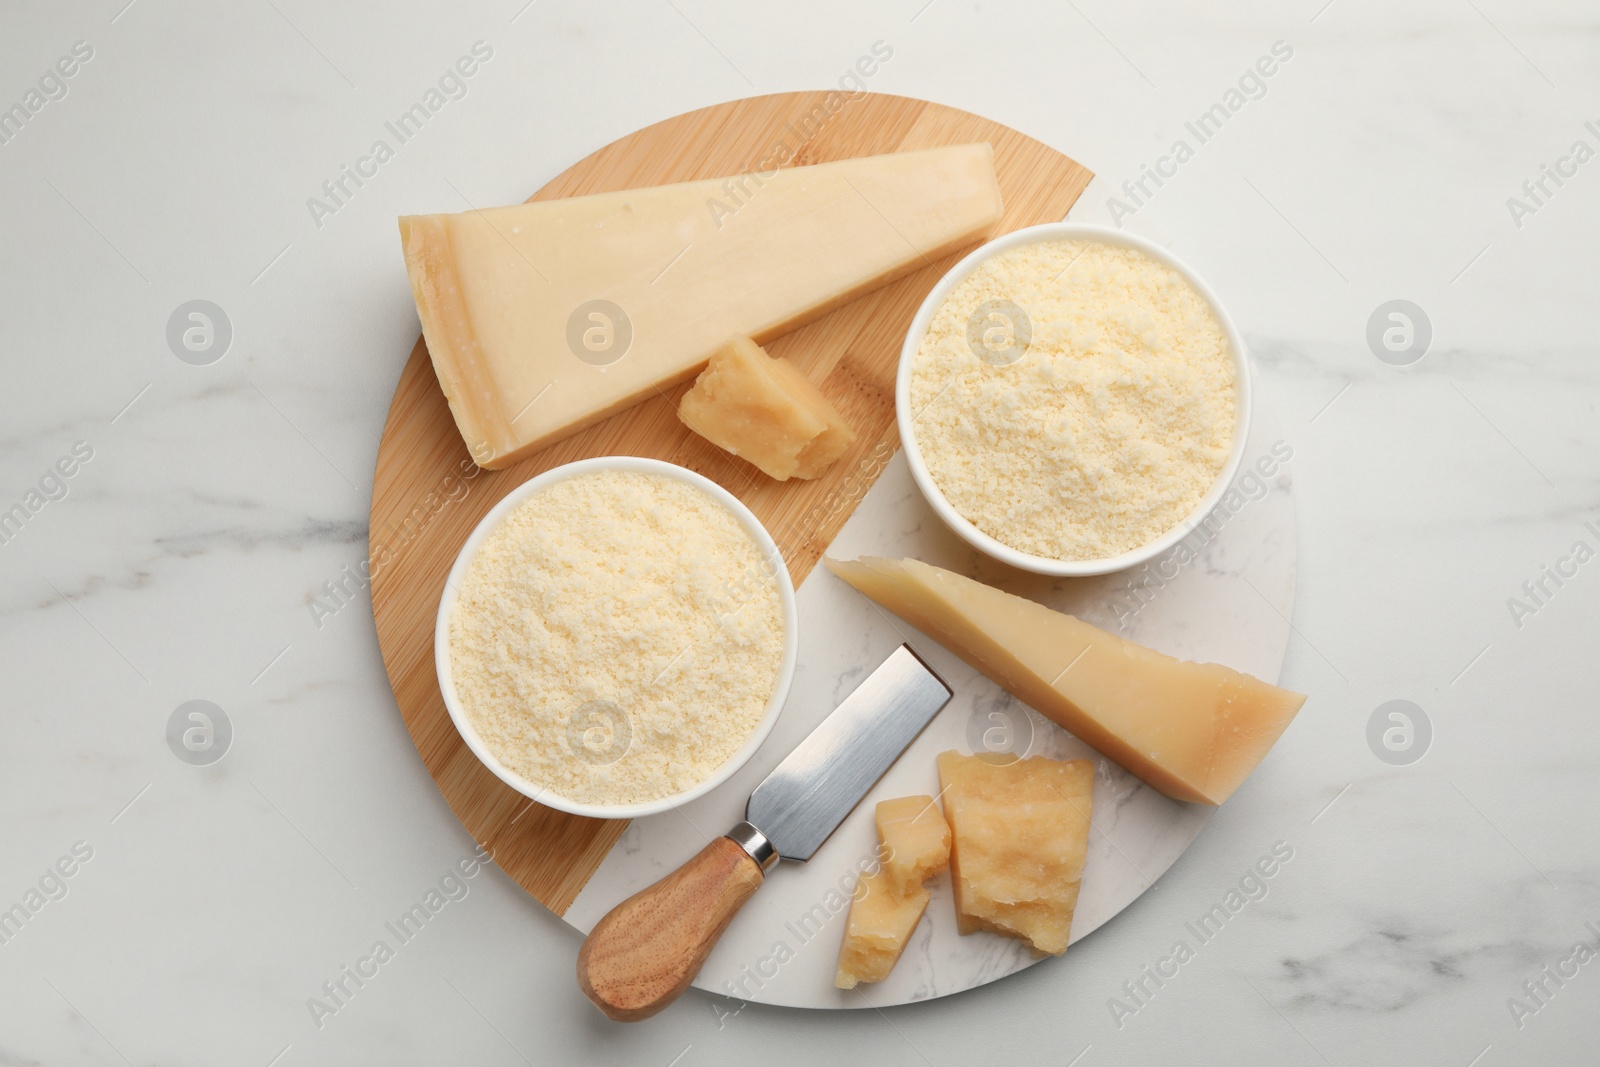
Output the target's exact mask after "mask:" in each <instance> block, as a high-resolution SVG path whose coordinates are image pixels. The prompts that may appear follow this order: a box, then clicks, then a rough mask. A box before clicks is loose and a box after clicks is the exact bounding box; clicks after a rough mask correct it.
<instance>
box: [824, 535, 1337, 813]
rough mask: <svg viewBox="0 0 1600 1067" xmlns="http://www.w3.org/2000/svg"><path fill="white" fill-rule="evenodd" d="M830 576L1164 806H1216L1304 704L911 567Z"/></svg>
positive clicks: (862, 566)
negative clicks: (1123, 772)
mask: <svg viewBox="0 0 1600 1067" xmlns="http://www.w3.org/2000/svg"><path fill="white" fill-rule="evenodd" d="M827 562H828V568H829V569H830V570H832V571H833V572H834V573H835V574H837V575H838V576H839V577H841V578H843V579H844V580H845V581H847V582H849V583H850V584H851V585H853V586H855V587H856V588H857V589H859V590H861V591H862V592H863V593H865V594H866V595H867V596H869V597H871V598H872V599H873V600H876V601H877V602H878V603H880V604H882V605H883V606H884V607H886V608H888V609H889V610H890V611H892V612H894V613H895V614H897V615H899V616H901V617H902V618H904V619H905V620H906V621H908V622H910V623H911V624H912V625H913V626H916V627H917V628H918V629H920V630H922V631H923V632H924V633H926V634H928V635H929V636H930V637H933V638H935V639H936V640H938V641H939V642H940V643H941V644H943V645H945V646H946V647H947V648H949V649H950V650H951V651H952V652H955V653H956V654H957V655H959V656H960V657H961V658H962V659H964V660H966V661H967V662H968V663H970V664H971V665H972V666H974V667H976V668H977V669H978V670H980V671H982V672H983V673H984V674H986V675H988V676H989V677H990V678H991V679H993V680H994V681H995V682H996V683H997V684H999V685H1000V686H1001V687H1002V688H1003V689H1005V690H1006V691H1007V692H1009V693H1011V694H1012V695H1014V696H1016V697H1017V698H1018V699H1020V700H1022V701H1023V702H1024V703H1026V704H1028V705H1030V706H1031V707H1033V708H1034V709H1035V710H1037V711H1038V712H1040V713H1041V714H1043V715H1045V716H1046V717H1047V718H1049V719H1051V720H1053V721H1054V722H1056V723H1057V724H1058V725H1060V726H1062V727H1064V728H1066V729H1067V730H1069V731H1071V732H1072V733H1073V734H1074V735H1076V736H1077V737H1078V738H1079V739H1080V740H1082V741H1083V742H1084V743H1086V744H1088V745H1090V746H1092V747H1093V748H1095V749H1096V750H1098V751H1100V752H1102V753H1104V754H1105V755H1106V756H1108V757H1110V758H1111V759H1113V760H1116V761H1117V762H1118V763H1120V764H1122V766H1124V767H1126V768H1127V769H1128V770H1129V771H1131V772H1132V773H1134V774H1136V775H1138V776H1139V777H1140V778H1142V779H1144V780H1145V781H1146V782H1148V783H1150V784H1151V785H1152V786H1154V787H1155V788H1157V789H1159V790H1161V792H1163V793H1165V794H1166V795H1167V796H1169V797H1173V798H1175V799H1177V800H1186V801H1191V802H1193V803H1196V804H1221V803H1222V802H1223V801H1224V800H1227V799H1228V797H1229V796H1230V795H1231V794H1232V793H1233V791H1234V790H1235V789H1237V788H1239V785H1240V783H1242V782H1243V781H1244V780H1245V778H1246V777H1247V776H1249V774H1250V772H1251V771H1253V770H1254V769H1255V767H1256V765H1257V764H1258V763H1260V762H1261V759H1262V757H1264V756H1265V755H1266V754H1267V750H1268V749H1270V748H1271V747H1272V745H1273V743H1274V742H1275V741H1277V739H1278V737H1279V735H1280V734H1282V733H1283V731H1284V729H1285V728H1286V727H1287V726H1288V725H1289V723H1290V721H1291V720H1292V719H1293V718H1294V717H1295V714H1296V713H1297V712H1298V711H1299V710H1300V707H1301V705H1302V704H1304V703H1305V700H1306V698H1305V697H1304V696H1303V695H1302V694H1300V693H1292V692H1290V691H1288V690H1286V689H1279V688H1278V687H1277V686H1275V685H1268V684H1267V683H1266V682H1263V681H1260V680H1259V679H1256V678H1252V677H1251V676H1250V675H1248V674H1241V673H1240V672H1238V671H1235V670H1232V669H1230V668H1228V667H1224V666H1221V665H1220V664H1216V663H1188V662H1185V661H1183V660H1179V659H1175V658H1173V657H1172V656H1167V655H1163V654H1162V653H1160V652H1156V651H1153V650H1151V649H1148V648H1145V647H1143V646H1142V645H1136V644H1134V643H1133V642H1132V641H1128V640H1125V639H1123V638H1121V637H1118V636H1116V635H1115V634H1110V633H1107V632H1106V631H1104V630H1101V629H1099V628H1098V627H1095V626H1091V625H1090V624H1088V623H1086V622H1084V621H1083V620H1081V619H1077V618H1074V617H1072V616H1071V615H1064V614H1062V613H1061V612H1058V611H1051V610H1050V609H1049V608H1047V607H1044V606H1043V605H1040V604H1035V603H1034V602H1033V601H1031V600H1026V599H1024V598H1022V597H1019V596H1013V595H1011V594H1010V593H1005V592H1002V591H1001V590H999V589H994V588H991V587H990V586H987V585H984V584H983V583H982V582H975V581H973V580H972V579H971V578H965V577H962V576H961V575H959V574H953V573H951V572H950V571H946V570H941V569H940V568H938V567H932V566H929V565H928V564H926V563H923V562H921V561H919V560H914V559H904V560H892V559H878V558H871V557H869V558H865V559H862V560H858V561H856V562H853V563H841V562H839V561H837V560H831V559H830V560H828V561H827Z"/></svg>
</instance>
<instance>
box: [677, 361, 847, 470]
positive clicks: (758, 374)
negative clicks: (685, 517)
mask: <svg viewBox="0 0 1600 1067" xmlns="http://www.w3.org/2000/svg"><path fill="white" fill-rule="evenodd" d="M678 418H679V419H681V420H682V421H683V424H684V425H685V426H687V427H689V429H691V430H693V431H694V432H695V433H697V434H699V435H700V436H701V437H704V438H705V439H706V440H708V441H710V442H711V443H712V444H714V445H716V446H717V447H719V448H722V449H725V450H726V451H728V452H732V453H733V454H734V455H736V456H739V457H740V458H742V459H746V460H749V461H750V462H751V463H753V464H755V465H756V466H757V467H759V468H760V469H761V471H762V473H764V474H766V475H767V476H768V477H769V478H775V479H777V480H778V481H780V482H782V481H787V480H788V479H790V478H815V477H817V476H818V475H819V474H821V473H822V472H823V471H825V470H827V469H828V467H829V466H830V465H831V464H832V463H833V461H834V460H836V459H838V458H839V457H840V456H841V455H843V454H844V451H845V449H847V448H849V447H850V446H851V445H852V444H854V443H855V439H856V434H855V431H854V430H852V429H851V428H850V426H849V424H848V423H846V422H845V421H844V418H843V416H841V415H840V414H839V412H838V411H837V410H836V409H835V408H834V406H833V405H832V404H830V403H828V398H827V397H825V396H823V395H822V392H821V390H819V389H818V388H817V387H816V386H815V385H812V384H811V382H810V381H809V380H808V379H807V378H806V376H805V375H803V374H801V373H800V372H799V371H798V370H797V369H795V366H794V364H792V363H790V362H789V361H788V360H786V359H774V358H772V357H771V356H769V355H767V353H766V352H765V351H763V350H762V348H761V346H760V345H758V344H756V343H755V342H754V341H752V340H750V338H748V337H735V338H734V339H733V340H731V341H729V342H728V343H727V344H725V345H723V346H722V347H721V348H719V349H717V351H716V352H715V353H714V354H713V355H712V357H711V362H710V363H708V364H707V365H706V369H705V370H703V371H701V372H700V377H699V378H697V379H695V383H694V388H693V389H690V390H689V391H688V392H687V393H685V394H683V399H682V400H681V401H679V402H678Z"/></svg>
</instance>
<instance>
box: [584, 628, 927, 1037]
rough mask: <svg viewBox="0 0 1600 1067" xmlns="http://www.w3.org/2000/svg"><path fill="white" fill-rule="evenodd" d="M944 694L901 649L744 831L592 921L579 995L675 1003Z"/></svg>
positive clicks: (620, 1002) (654, 1006) (770, 783)
mask: <svg viewBox="0 0 1600 1067" xmlns="http://www.w3.org/2000/svg"><path fill="white" fill-rule="evenodd" d="M950 695H951V694H950V687H949V686H947V685H945V683H944V680H943V679H941V678H940V677H939V676H938V675H937V674H935V673H934V672H933V670H932V669H931V668H929V667H928V665H927V664H926V663H924V662H922V659H921V658H920V657H919V656H918V655H917V654H916V653H915V652H913V651H911V649H910V648H909V647H908V646H906V645H901V646H900V647H899V648H897V649H896V650H895V651H894V654H893V655H891V656H890V657H889V658H888V659H887V660H885V661H884V662H883V664H882V665H881V666H879V667H878V669H877V670H875V671H873V672H872V673H871V674H870V675H868V676H867V678H866V680H865V681H863V682H862V683H861V684H860V685H859V686H857V687H856V690H855V692H853V693H851V694H850V695H849V696H848V697H846V698H845V700H844V702H843V703H842V704H840V705H839V706H838V707H837V708H835V709H834V710H833V711H832V712H831V713H830V714H829V715H828V717H827V718H826V719H823V720H822V722H821V723H820V724H818V726H817V728H816V729H815V730H812V731H811V733H810V734H809V735H808V736H807V737H806V739H805V740H804V741H801V742H800V744H799V745H798V746H796V747H795V749H794V751H792V752H790V753H789V755H788V756H786V757H784V760H783V762H782V763H780V764H778V766H777V767H776V768H774V769H773V771H772V773H771V774H769V775H767V777H766V779H765V780H763V781H762V783H761V784H760V785H758V786H756V788H755V792H753V793H751V794H750V799H749V801H747V802H746V804H745V811H744V821H743V822H741V823H739V824H738V825H737V826H735V827H734V828H733V829H732V830H729V831H728V832H727V833H726V834H725V835H723V836H722V837H719V838H717V839H716V840H714V841H712V842H711V843H710V844H709V845H707V846H706V847H705V848H703V849H701V850H700V851H699V852H698V853H696V854H695V856H694V857H693V858H692V859H690V860H689V861H688V862H687V863H685V864H684V865H683V866H682V867H679V868H678V869H677V870H676V871H673V872H672V873H671V874H669V875H667V876H666V877H665V878H663V879H661V880H660V881H659V882H656V883H655V884H654V885H652V886H649V887H648V888H646V889H642V890H640V891H639V892H637V893H635V894H634V895H633V896H631V897H629V898H628V899H627V900H624V901H623V902H622V903H621V904H618V905H617V906H616V907H614V908H612V909H611V910H610V911H609V912H607V913H606V915H605V917H604V918H602V919H601V920H600V921H599V922H598V923H596V924H595V927H594V929H593V930H590V931H589V936H588V937H587V938H585V939H584V942H583V948H582V949H580V950H579V952H578V986H579V988H581V989H582V990H583V992H584V995H585V996H587V997H588V998H589V999H590V1000H592V1001H594V1002H595V1004H596V1005H598V1006H599V1008H600V1010H601V1011H603V1012H605V1013H606V1014H607V1015H609V1016H610V1017H611V1018H613V1019H616V1020H618V1021H621V1022H635V1021H637V1020H639V1019H646V1018H649V1017H650V1016H652V1015H654V1014H655V1013H656V1012H658V1011H660V1010H661V1009H662V1008H665V1007H666V1006H667V1005H668V1004H671V1003H672V1002H673V1001H674V1000H676V999H677V998H678V995H679V994H681V993H682V992H683V991H684V990H685V989H687V988H689V983H690V982H692V981H694V977H695V975H697V974H699V973H700V967H701V965H702V964H703V963H705V959H706V956H707V955H709V954H710V952H711V949H712V948H713V947H714V946H715V945H716V943H717V939H718V938H719V937H721V936H722V932H723V930H725V929H727V926H728V923H729V922H730V921H731V920H732V919H733V917H734V915H735V914H737V913H738V911H739V909H740V908H741V907H742V906H743V905H744V902H745V901H747V900H749V899H750V897H751V896H752V895H753V894H754V893H755V891H756V890H757V889H759V888H761V884H762V883H763V882H764V881H765V880H766V875H767V872H768V871H770V870H771V869H772V868H773V867H775V866H777V863H778V861H779V860H780V859H786V860H796V861H800V862H804V861H806V860H809V859H810V858H811V857H812V856H814V855H816V852H817V850H818V849H819V848H821V847H822V844H823V842H824V841H826V840H827V839H828V838H829V836H831V835H832V834H833V831H834V830H835V829H837V828H838V826H839V824H840V823H842V822H844V819H845V816H847V815H849V814H850V812H851V811H853V810H855V806H856V805H857V804H858V803H860V802H861V798H862V797H864V796H866V795H867V792H868V790H870V789H871V788H872V787H873V786H874V785H876V784H877V781H878V779H879V778H882V777H883V775H884V772H885V771H887V770H888V769H889V767H890V766H891V765H892V764H893V763H894V761H895V760H897V759H899V758H900V753H902V752H904V751H905V750H906V747H907V746H908V745H910V744H911V742H912V741H914V740H916V737H917V735H918V734H920V733H921V732H922V728H923V727H924V726H926V725H928V722H929V721H930V720H931V719H932V718H933V717H934V715H935V714H937V713H938V711H939V709H940V708H942V707H944V706H945V704H947V703H948V702H949V700H950Z"/></svg>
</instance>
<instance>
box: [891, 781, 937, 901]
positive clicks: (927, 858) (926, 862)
mask: <svg viewBox="0 0 1600 1067" xmlns="http://www.w3.org/2000/svg"><path fill="white" fill-rule="evenodd" d="M876 817H877V820H878V841H879V842H880V843H881V844H882V845H883V852H884V853H885V856H884V860H883V870H884V873H886V874H887V875H888V876H889V880H890V881H891V882H892V883H893V884H894V886H895V888H897V889H899V890H901V891H905V890H907V889H910V888H912V887H913V886H921V885H922V883H923V882H926V881H927V880H928V879H929V878H932V877H933V876H934V875H936V874H938V873H940V872H941V871H943V870H944V869H945V868H946V867H947V866H949V865H950V826H949V824H948V823H946V822H945V821H944V814H943V813H942V812H940V811H939V807H938V805H937V804H935V803H934V801H933V798H932V797H930V796H915V797H897V798H895V799H894V800H885V801H882V802H880V803H879V804H878V808H877V811H876Z"/></svg>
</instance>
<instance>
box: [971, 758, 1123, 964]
mask: <svg viewBox="0 0 1600 1067" xmlns="http://www.w3.org/2000/svg"><path fill="white" fill-rule="evenodd" d="M1093 792H1094V764H1093V763H1092V762H1090V761H1089V760H1086V759H1077V760H1065V761H1063V760H1053V759H1047V758H1046V757H1044V756H1032V757H1029V758H1028V759H1023V760H1017V759H1010V758H1007V759H996V758H995V757H994V755H992V754H985V755H983V756H963V755H962V754H961V753H959V752H941V753H940V754H939V799H940V802H941V803H943V804H944V814H945V819H946V821H948V822H949V824H950V831H951V834H952V835H953V841H952V844H951V850H950V881H951V884H952V885H953V886H954V888H955V897H956V926H957V929H959V930H960V931H961V932H962V933H963V934H970V933H973V932H975V931H978V930H991V931H993V932H994V933H997V934H1004V935H1005V936H1007V937H1017V938H1021V939H1022V940H1024V941H1026V942H1027V943H1028V944H1029V946H1031V947H1032V948H1033V949H1034V951H1036V952H1046V953H1049V954H1050V955H1053V956H1059V955H1061V954H1062V953H1063V952H1065V951H1066V950H1067V942H1068V941H1069V940H1070V939H1071V937H1072V913H1073V911H1075V910H1076V909H1077V906H1078V887H1079V885H1080V884H1081V883H1082V880H1083V861H1084V858H1085V856H1087V855H1088V851H1089V817H1090V815H1091V813H1092V809H1093V805H1094V797H1093Z"/></svg>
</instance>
